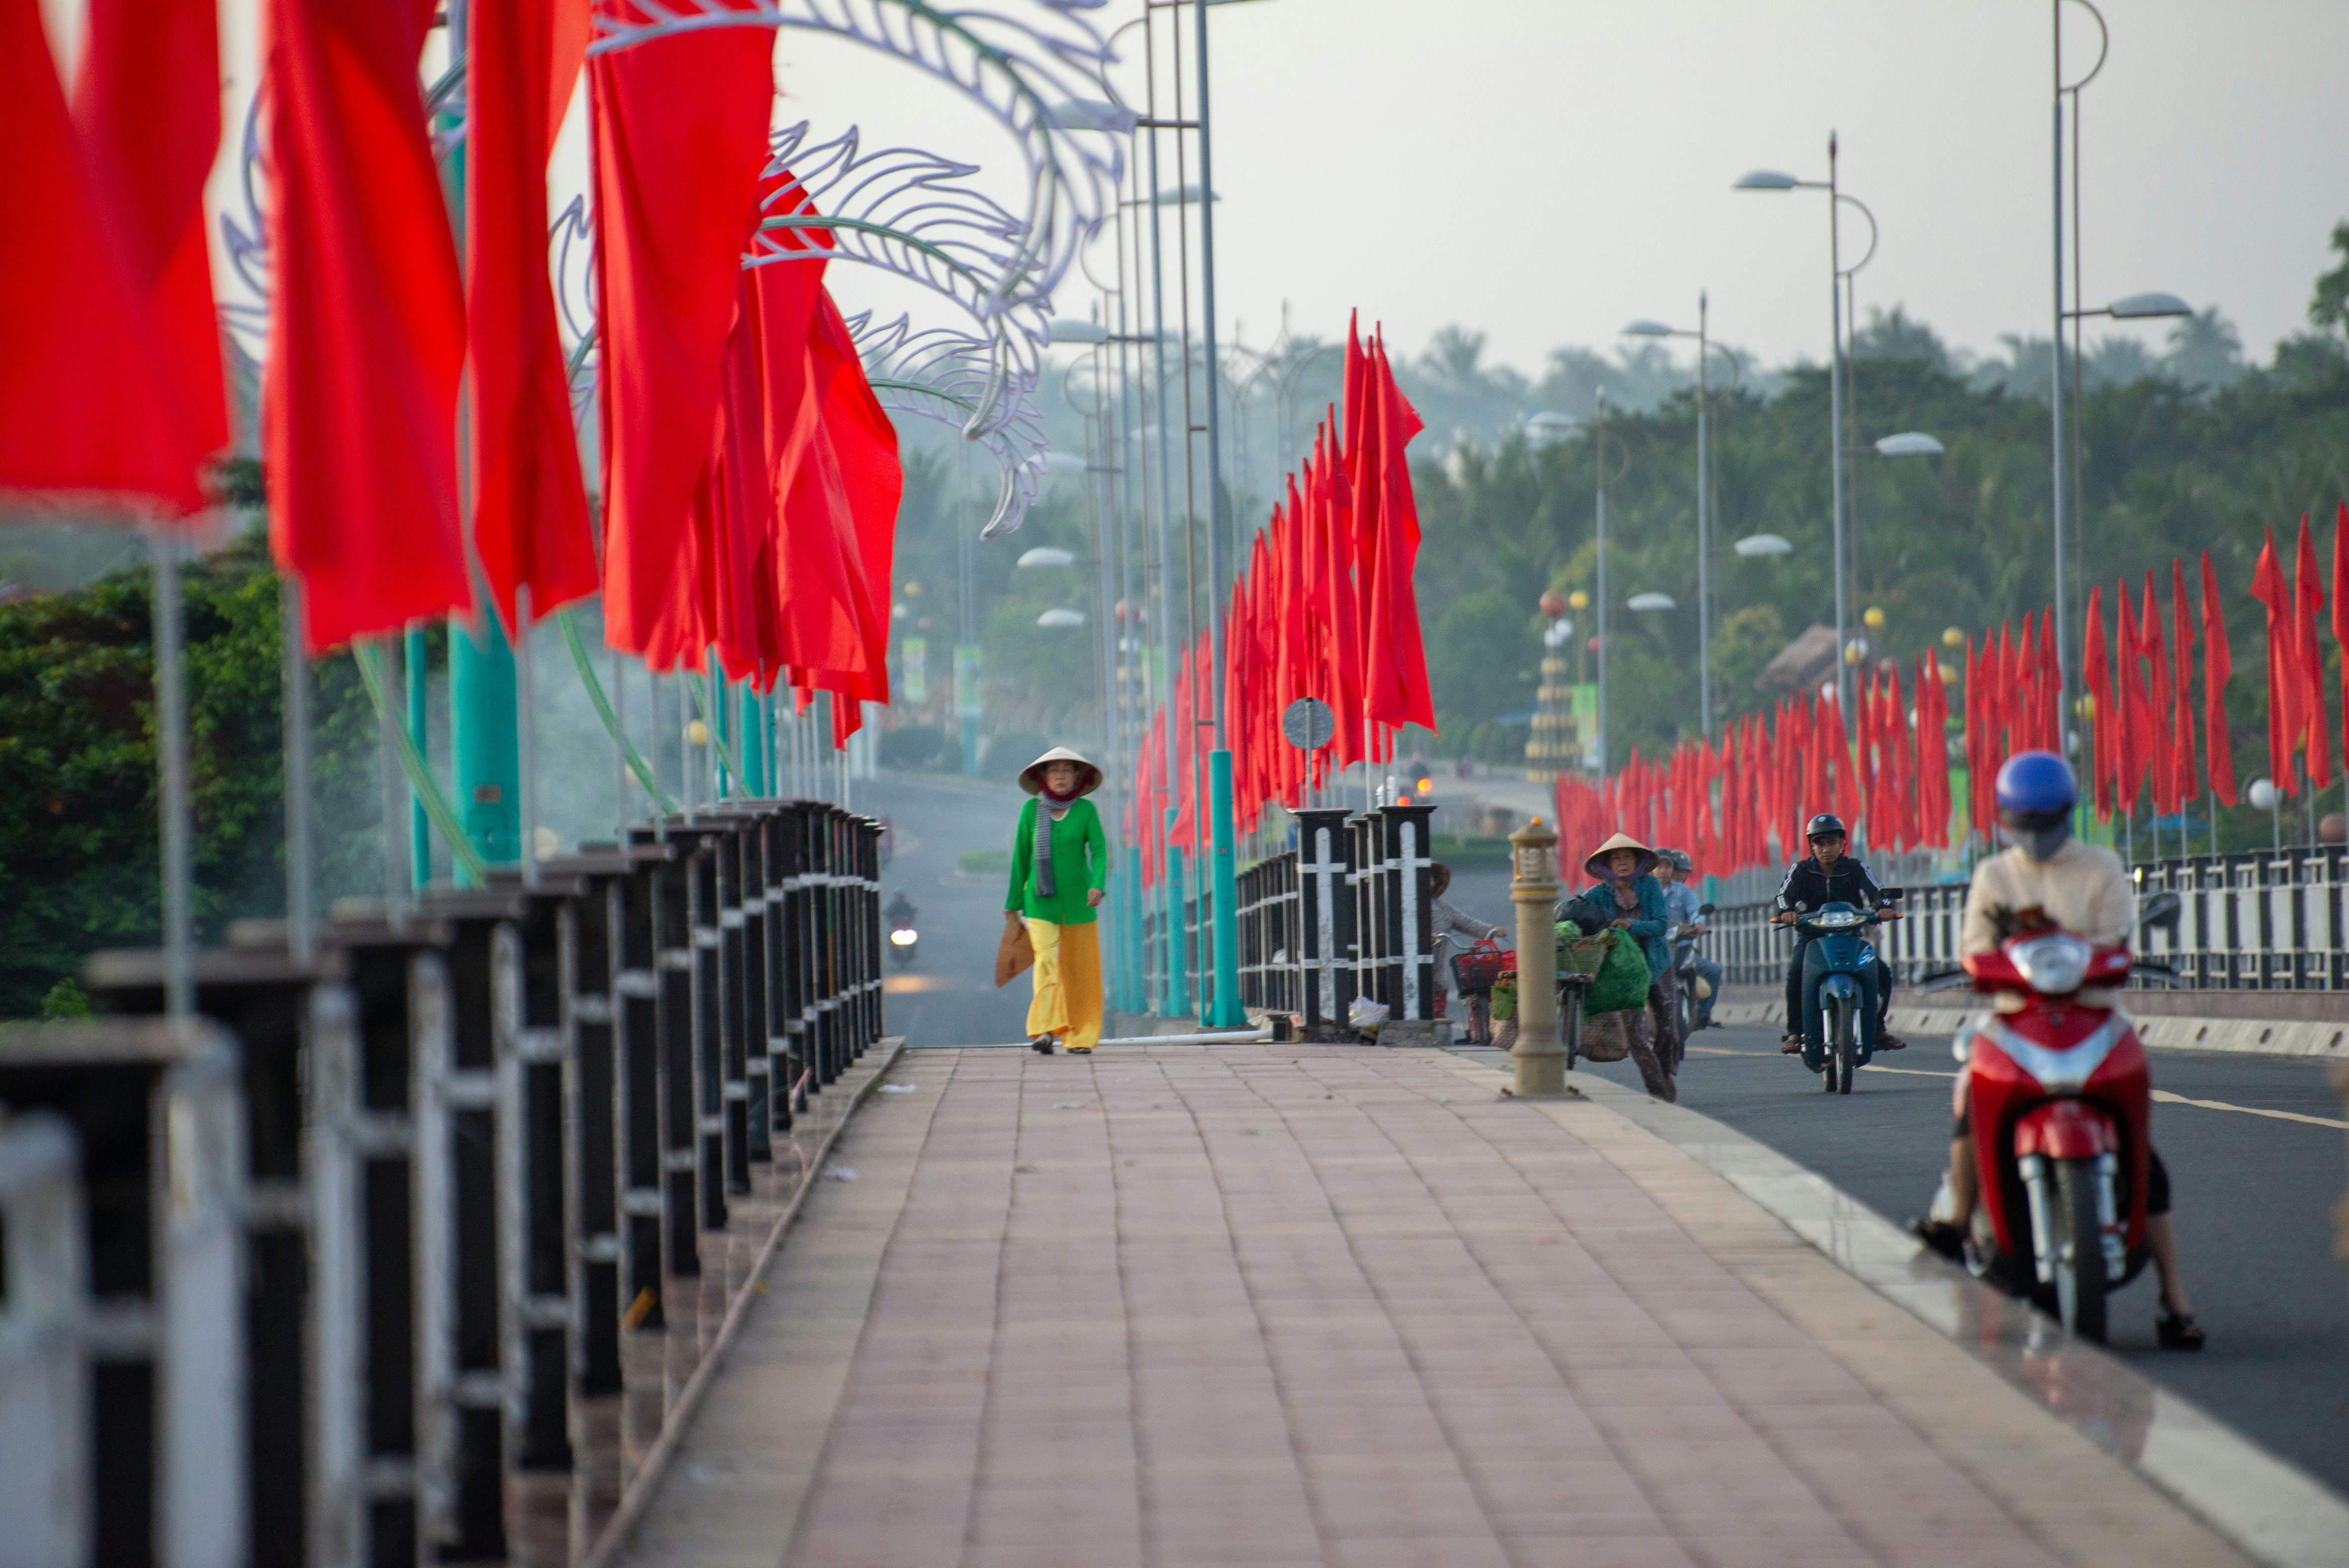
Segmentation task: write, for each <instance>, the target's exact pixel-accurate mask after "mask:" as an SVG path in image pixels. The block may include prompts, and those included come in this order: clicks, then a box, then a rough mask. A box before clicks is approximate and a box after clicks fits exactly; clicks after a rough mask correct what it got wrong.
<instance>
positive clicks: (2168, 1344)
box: [2153, 1312, 2205, 1350]
mask: <svg viewBox="0 0 2349 1568" xmlns="http://www.w3.org/2000/svg"><path fill="white" fill-rule="evenodd" d="M2153 1332H2154V1335H2155V1336H2156V1337H2157V1338H2158V1339H2159V1340H2160V1341H2161V1347H2162V1348H2163V1349H2164V1350H2199V1349H2201V1348H2202V1341H2203V1339H2204V1338H2205V1336H2204V1334H2203V1332H2202V1326H2201V1325H2200V1324H2199V1323H2197V1322H2195V1321H2194V1315H2193V1314H2192V1313H2190V1312H2165V1313H2163V1314H2162V1315H2160V1316H2159V1317H2157V1318H2155V1319H2154V1320H2153Z"/></svg>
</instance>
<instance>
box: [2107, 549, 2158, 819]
mask: <svg viewBox="0 0 2349 1568" xmlns="http://www.w3.org/2000/svg"><path fill="white" fill-rule="evenodd" d="M2113 597H2114V598H2115V599H2116V600H2117V601H2118V602H2119V620H2120V630H2119V633H2118V634H2117V637H2116V648H2115V652H2116V655H2117V657H2118V660H2119V664H2120V699H2121V715H2122V717H2121V748H2120V763H2121V772H2120V791H2119V795H2118V802H2119V805H2120V809H2121V810H2122V811H2123V812H2124V813H2127V812H2132V811H2135V810H2137V803H2138V802H2139V801H2140V800H2142V799H2144V798H2145V794H2146V774H2147V770H2148V769H2151V768H2152V766H2153V753H2154V733H2153V703H2152V699H2151V697H2150V696H2149V695H2148V694H2147V691H2146V689H2145V665H2144V664H2143V662H2142V660H2143V657H2144V654H2145V634H2144V633H2143V632H2142V631H2140V630H2139V629H2138V627H2137V612H2136V610H2135V608H2134V607H2133V606H2132V605H2131V603H2130V602H2129V593H2128V584H2127V583H2117V584H2116V585H2115V586H2114V590H2113ZM2155 809H2156V810H2159V806H2158V804H2157V805H2156V807H2155Z"/></svg>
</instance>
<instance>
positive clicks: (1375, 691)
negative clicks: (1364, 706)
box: [1356, 343, 1435, 730]
mask: <svg viewBox="0 0 2349 1568" xmlns="http://www.w3.org/2000/svg"><path fill="white" fill-rule="evenodd" d="M1371 396H1372V397H1373V398H1374V400H1375V409H1374V412H1373V414H1372V417H1371V434H1370V436H1369V439H1370V440H1371V441H1372V442H1373V443H1375V444H1374V445H1372V446H1370V447H1367V448H1366V449H1364V450H1363V451H1362V452H1361V455H1360V456H1361V465H1362V480H1363V485H1364V487H1365V489H1366V490H1367V492H1368V493H1369V494H1370V495H1371V497H1372V498H1373V499H1374V502H1375V505H1376V508H1377V511H1376V515H1375V516H1374V517H1373V519H1372V520H1371V530H1372V532H1371V538H1372V541H1373V545H1374V548H1373V551H1372V553H1371V593H1370V603H1371V617H1370V622H1369V624H1368V627H1367V631H1368V636H1367V637H1366V638H1365V640H1364V646H1363V697H1364V699H1365V701H1366V702H1367V703H1368V705H1369V712H1370V716H1371V717H1372V718H1374V719H1379V720H1382V721H1383V722H1385V723H1388V724H1392V725H1396V726H1402V725H1405V724H1416V725H1420V726H1423V727H1425V728H1428V729H1430V730H1433V728H1434V727H1435V701H1434V697H1433V694H1432V693H1430V692H1429V690H1428V685H1427V655H1426V653H1425V651H1424V650H1423V648H1422V646H1421V644H1420V633H1419V600H1418V596H1417V594H1416V593H1415V592H1414V591H1413V585H1412V573H1413V569H1414V568H1415V567H1416V565H1417V564H1418V561H1419V510H1418V507H1417V505H1416V503H1415V502H1414V501H1413V497H1412V493H1411V469H1410V467H1409V465H1408V463H1407V462H1406V461H1405V459H1404V458H1403V448H1404V447H1405V446H1406V445H1408V444H1409V443H1410V441H1411V438H1413V436H1416V435H1417V434H1419V432H1420V429H1421V428H1422V427H1421V424H1420V419H1419V415H1418V413H1417V411H1416V410H1414V409H1413V407H1412V406H1411V405H1410V404H1409V403H1408V402H1406V401H1405V400H1404V398H1403V395H1402V388H1401V387H1397V386H1396V385H1395V379H1394V370H1393V367H1392V366H1390V365H1389V364H1388V363H1387V354H1386V345H1385V344H1384V343H1374V344H1373V345H1372V346H1371ZM1356 493H1357V494H1361V493H1364V492H1363V490H1358V491H1357V492H1356Z"/></svg>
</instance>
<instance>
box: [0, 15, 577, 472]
mask: <svg viewBox="0 0 2349 1568" xmlns="http://www.w3.org/2000/svg"><path fill="white" fill-rule="evenodd" d="M74 119H75V122H76V124H77V126H78V129H79V130H80V132H81V137H82V143H83V146H84V148H85V149H86V150H87V152H88V160H89V163H88V168H89V172H90V178H91V180H92V182H93V184H92V189H93V191H94V192H95V193H99V194H100V195H101V196H102V199H104V200H106V201H109V203H110V205H111V207H112V210H113V212H114V215H115V220H116V222H115V225H114V226H115V232H116V235H117V238H118V239H119V242H120V244H121V249H122V255H123V260H124V263H125V266H126V270H127V273H128V278H129V284H130V290H131V294H132V296H133V299H134V300H135V301H136V302H137V303H138V304H141V305H143V306H144V307H145V311H146V315H147V321H148V331H149V332H150V333H151V334H153V338H152V343H153V351H154V360H155V365H156V368H157V370H158V371H159V372H160V373H161V374H162V376H163V377H165V382H166V385H168V386H169V387H170V388H171V393H170V396H171V397H172V399H173V400H174V402H175V404H176V406H177V409H178V412H179V416H180V422H181V423H182V424H184V425H185V426H186V435H187V439H188V440H189V442H190V444H191V445H192V447H193V448H194V449H195V453H196V455H197V456H198V457H199V458H200V459H211V458H212V457H213V456H214V455H215V454H217V453H219V452H220V451H221V450H222V449H224V448H225V447H227V445H228V443H229V428H228V384H227V381H226V379H225V378H224V377H222V373H221V329H220V315H219V313H218V312H217V311H216V310H215V309H214V308H213V304H212V252H211V249H210V246H209V245H208V243H207V242H206V237H205V234H204V208H203V194H204V181H206V180H207V179H209V178H210V177H211V175H212V161H213V160H214V158H215V157H216V156H217V155H218V153H219V151H220V139H221V108H220V23H219V19H218V17H217V16H216V15H214V14H213V9H212V0H147V3H138V0H91V4H90V7H89V36H88V43H87V46H86V47H85V49H84V52H83V55H82V62H81V78H80V81H79V82H78V84H77V86H76V87H75V89H74ZM542 252H543V245H542ZM0 337H5V338H7V339H8V340H9V341H16V339H15V338H14V336H13V335H10V334H5V333H0ZM119 368H120V367H119V366H109V371H110V372H111V373H115V374H119ZM174 499H175V500H177V501H178V503H179V504H181V506H182V507H184V508H185V509H186V510H188V511H194V510H196V509H197V508H198V507H200V506H201V505H202V500H203V498H202V493H201V491H200V490H199V489H198V487H197V475H196V472H195V469H194V467H193V465H191V466H190V468H189V470H188V472H187V473H186V474H185V475H184V476H182V477H181V490H180V493H179V495H178V496H177V497H176V498H174Z"/></svg>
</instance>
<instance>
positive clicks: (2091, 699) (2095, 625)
mask: <svg viewBox="0 0 2349 1568" xmlns="http://www.w3.org/2000/svg"><path fill="white" fill-rule="evenodd" d="M2083 640H2084V641H2085V645H2086V650H2087V651H2086V654H2085V656H2084V657H2083V658H2082V660H2081V667H2080V676H2081V679H2082V680H2083V681H2084V682H2085V685H2086V686H2087V688H2088V706H2089V707H2090V708H2091V709H2093V710H2094V717H2095V726H2096V738H2095V747H2094V750H2093V753H2092V755H2093V756H2094V758H2095V764H2094V772H2095V800H2096V820H2098V821H2099V822H2106V821H2110V820H2112V815H2113V805H2114V799H2115V797H2116V795H2117V794H2118V793H2119V782H2120V775H2121V765H2120V732H2121V725H2122V718H2121V713H2120V704H2119V703H2118V702H2116V701H2115V700H2114V698H2113V677H2112V667H2111V665H2109V664H2107V663H2106V655H2105V590H2104V587H2103V585H2102V584H2098V585H2097V586H2095V587H2093V588H2091V589H2089V590H2088V624H2087V627H2086V630H2085V633H2084V634H2083Z"/></svg>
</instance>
